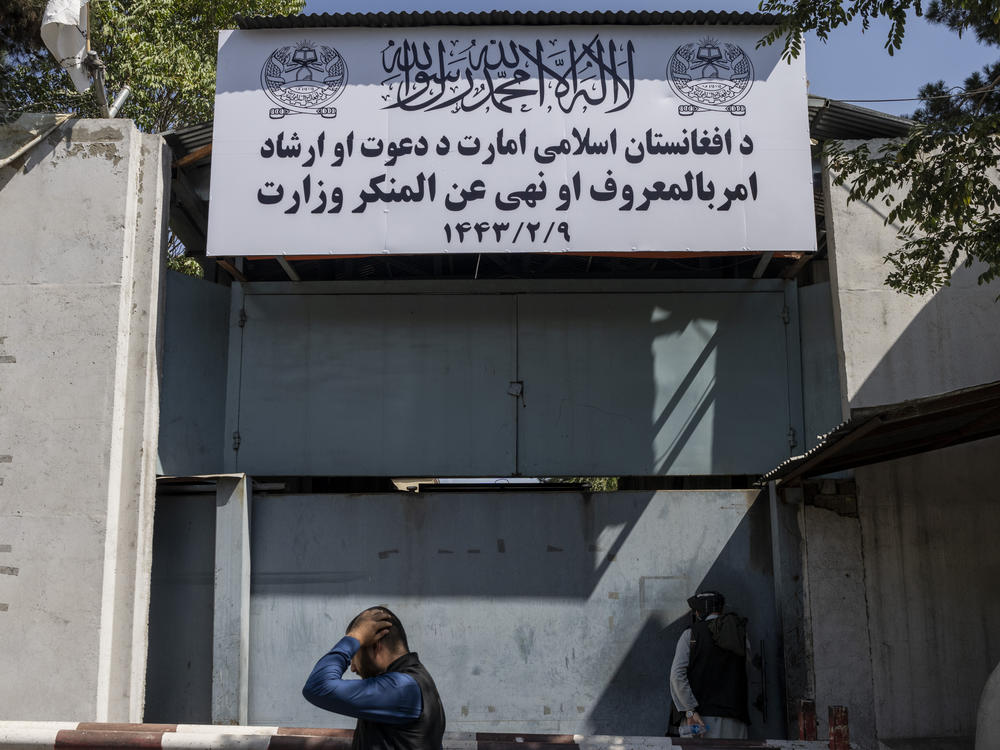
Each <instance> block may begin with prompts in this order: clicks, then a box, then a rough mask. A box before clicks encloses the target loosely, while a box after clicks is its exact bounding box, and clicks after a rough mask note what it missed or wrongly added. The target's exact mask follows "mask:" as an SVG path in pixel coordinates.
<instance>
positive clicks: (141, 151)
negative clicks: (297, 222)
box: [0, 120, 168, 721]
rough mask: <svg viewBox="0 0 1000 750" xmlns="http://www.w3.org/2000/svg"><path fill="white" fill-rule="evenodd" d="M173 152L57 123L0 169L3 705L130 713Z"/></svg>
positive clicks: (114, 131) (21, 713) (138, 674)
mask: <svg viewBox="0 0 1000 750" xmlns="http://www.w3.org/2000/svg"><path fill="white" fill-rule="evenodd" d="M167 158H168V154H167V150H166V148H165V146H164V145H163V143H162V140H161V139H160V138H158V137H152V136H144V135H142V134H140V133H139V132H138V131H137V130H136V129H135V128H134V126H133V125H132V123H131V122H130V121H125V120H103V121H98V120H84V121H75V122H71V123H70V124H67V125H65V126H63V127H62V128H60V129H59V130H57V131H56V132H55V133H53V134H52V135H51V136H49V137H48V138H47V139H45V140H44V141H43V142H42V143H41V144H39V145H38V146H37V147H36V148H34V149H33V150H32V151H30V152H29V153H28V154H27V155H26V156H25V157H23V158H21V159H20V160H18V161H17V162H15V163H13V164H11V165H10V166H8V167H5V168H4V169H2V170H0V227H2V230H0V258H2V259H3V268H4V270H3V274H2V277H0V573H2V575H0V630H2V631H3V633H4V636H3V638H2V639H0V663H2V664H3V665H4V671H5V674H7V675H8V676H9V679H6V680H4V681H3V683H2V685H0V716H2V717H3V718H10V719H22V720H23V719H63V720H65V719H71V720H72V719H80V720H95V719H96V720H109V719H110V720H119V721H121V720H130V719H131V720H138V719H139V718H140V717H141V710H142V698H143V682H144V676H145V659H146V615H147V601H148V587H149V584H148V574H149V560H150V555H151V547H152V509H153V492H154V487H153V483H154V478H155V468H156V464H155V460H156V458H155V457H156V450H155V447H156V430H157V415H158V376H159V375H158V367H159V352H158V350H157V346H158V342H159V339H160V336H159V328H158V326H159V321H160V316H159V304H160V297H161V295H160V283H161V275H160V268H161V264H162V247H163V238H164V231H165V229H164V228H165V223H164V222H165V217H164V215H163V209H164V207H165V205H166V196H165V194H164V191H165V190H166V189H167V183H166V180H165V178H166V175H167V166H168V161H167Z"/></svg>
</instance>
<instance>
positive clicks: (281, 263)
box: [275, 255, 302, 283]
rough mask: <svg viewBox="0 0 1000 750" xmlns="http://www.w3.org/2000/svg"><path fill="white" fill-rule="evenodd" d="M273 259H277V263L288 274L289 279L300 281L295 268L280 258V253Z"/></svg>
mask: <svg viewBox="0 0 1000 750" xmlns="http://www.w3.org/2000/svg"><path fill="white" fill-rule="evenodd" d="M275 260H276V261H278V265H279V266H281V268H282V270H283V271H284V272H285V273H286V274H287V275H288V278H289V279H291V280H292V281H294V282H295V283H298V282H300V281H302V279H301V278H300V277H299V275H298V273H296V271H295V269H294V268H292V264H291V263H289V262H288V261H287V260H285V259H284V258H282V257H281V256H280V255H279V256H278V257H276V258H275Z"/></svg>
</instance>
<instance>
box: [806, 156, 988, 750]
mask: <svg viewBox="0 0 1000 750" xmlns="http://www.w3.org/2000/svg"><path fill="white" fill-rule="evenodd" d="M848 145H854V144H848ZM877 146H878V144H877V143H874V144H872V147H873V148H877ZM825 188H826V193H827V196H826V209H827V228H828V232H829V235H828V240H829V247H830V268H831V284H832V292H833V302H834V312H835V319H834V322H835V328H836V343H837V356H838V362H839V368H840V379H841V383H842V390H841V397H842V403H841V408H842V413H843V415H844V416H845V417H846V416H848V415H849V411H850V409H851V408H857V407H864V406H874V405H879V404H886V403H893V402H898V401H903V400H906V399H912V398H918V397H922V396H928V395H931V394H935V393H941V392H945V391H949V390H953V389H957V388H962V387H968V386H973V385H978V384H981V383H986V382H991V381H994V380H996V379H997V377H998V373H1000V305H997V304H996V302H995V298H996V297H997V295H998V294H1000V287H998V286H997V285H996V284H992V285H988V286H979V285H977V283H976V275H977V273H978V270H977V269H976V268H975V267H973V268H971V269H965V268H960V269H959V270H958V271H957V272H956V273H955V275H954V277H953V279H952V283H951V285H950V286H948V287H945V288H943V289H942V290H940V291H939V292H937V293H935V294H928V295H923V296H919V297H908V296H905V295H901V294H899V293H898V292H895V291H893V290H891V289H889V288H887V287H885V286H884V284H883V282H884V279H885V277H886V275H887V273H888V267H887V266H886V265H885V264H884V263H883V258H884V256H885V255H886V254H887V253H888V252H890V251H891V250H893V249H894V248H896V247H897V246H898V240H897V239H896V228H895V227H892V226H885V225H884V216H885V214H886V209H885V207H884V206H879V205H873V204H868V203H861V202H856V203H852V204H850V205H848V204H847V201H846V196H847V191H846V189H845V188H843V187H836V186H833V185H832V184H831V180H830V175H829V174H826V175H825ZM997 447H998V443H997V442H996V441H983V442H980V443H974V444H970V445H967V446H960V447H954V448H949V449H947V450H944V451H938V452H934V453H925V454H921V455H918V456H914V457H911V458H908V459H905V460H900V461H894V462H889V463H883V464H878V465H874V466H870V467H864V468H860V469H858V470H857V471H856V473H855V477H856V480H857V493H858V508H859V514H860V522H861V529H862V543H863V547H862V549H863V557H862V560H863V564H864V574H865V582H866V585H865V594H866V597H867V603H868V612H869V619H868V623H867V624H868V633H866V632H865V628H864V627H863V625H864V623H863V622H861V621H858V622H856V623H855V626H854V627H848V626H849V625H850V622H849V618H848V619H844V618H838V619H840V620H843V623H842V624H843V625H844V628H843V629H842V630H839V631H838V632H831V633H829V634H827V635H826V636H823V635H820V636H819V637H816V638H814V644H813V645H814V648H815V649H816V652H817V654H819V653H820V652H821V651H822V650H823V649H825V648H829V649H831V650H833V651H836V650H837V649H839V648H840V645H839V644H840V643H842V642H843V641H844V640H845V639H847V640H848V641H850V642H851V643H854V644H862V643H863V642H864V640H865V639H866V638H867V637H869V635H870V642H869V645H870V652H871V664H872V667H871V668H872V685H873V690H874V706H875V717H874V718H875V727H876V731H877V735H878V738H879V740H880V741H881V742H883V743H886V746H887V747H893V748H908V747H911V746H913V747H916V746H917V745H914V744H913V743H914V742H916V743H919V742H929V743H931V745H932V746H937V745H934V744H933V743H935V742H938V743H942V742H944V741H945V740H944V739H939V740H936V739H928V738H951V741H955V742H958V743H959V744H961V743H962V742H965V743H966V744H968V743H970V742H971V737H972V735H973V734H974V729H975V711H976V706H977V702H978V697H979V691H980V690H981V689H982V686H983V684H984V683H985V680H986V676H987V675H988V674H989V671H990V669H991V668H992V666H993V665H995V664H996V663H997V661H998V659H1000V653H998V648H1000V642H998V640H997V639H996V638H995V637H993V636H992V635H991V633H995V632H997V628H998V625H1000V622H998V619H997V618H998V616H1000V600H998V599H997V597H996V571H997V569H998V564H997V554H996V551H995V550H996V542H995V540H996V538H997V532H998V530H1000V529H998V510H997V508H998V506H997V504H996V502H995V499H996V497H997V491H996V484H995V478H994V477H993V472H992V466H993V464H994V463H995V458H996V450H997ZM826 526H830V524H826ZM836 527H842V528H839V529H838V528H836ZM846 532H847V528H846V526H845V525H844V524H843V523H841V522H837V523H836V524H833V528H827V527H824V528H822V529H812V530H810V531H809V535H808V541H807V544H808V546H809V547H810V548H811V549H815V548H817V547H821V548H822V547H829V548H836V547H837V546H838V545H840V544H841V543H842V542H843V543H847V542H848V541H850V537H851V535H849V534H848V535H847V536H845V534H846ZM850 543H851V545H852V548H853V546H854V544H855V542H853V541H851V542H850ZM852 554H853V553H852ZM837 575H838V573H837V571H835V570H831V571H823V572H820V578H819V579H817V578H816V577H815V576H811V577H810V581H809V586H810V589H812V590H816V588H817V587H820V588H827V589H829V590H831V591H835V590H837V588H838V585H837V579H836V576H837ZM852 578H854V575H853V574H852ZM814 614H815V613H814ZM815 622H816V618H815V617H814V624H815ZM831 639H832V640H831ZM836 674H837V673H836V670H835V669H831V670H829V671H828V675H829V679H830V680H831V681H832V682H831V683H830V684H831V685H834V686H837V685H840V684H842V683H843V680H839V681H838V679H837V676H836ZM820 675H821V673H820V665H819V664H818V665H817V692H819V691H820V689H821V687H820V685H819V681H820ZM853 723H854V722H853V721H852V724H853ZM942 746H943V745H942Z"/></svg>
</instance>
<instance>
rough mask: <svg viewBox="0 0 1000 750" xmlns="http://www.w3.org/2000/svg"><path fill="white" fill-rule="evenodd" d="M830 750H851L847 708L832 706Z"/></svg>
mask: <svg viewBox="0 0 1000 750" xmlns="http://www.w3.org/2000/svg"><path fill="white" fill-rule="evenodd" d="M830 750H851V733H850V732H849V731H848V729H847V706H830Z"/></svg>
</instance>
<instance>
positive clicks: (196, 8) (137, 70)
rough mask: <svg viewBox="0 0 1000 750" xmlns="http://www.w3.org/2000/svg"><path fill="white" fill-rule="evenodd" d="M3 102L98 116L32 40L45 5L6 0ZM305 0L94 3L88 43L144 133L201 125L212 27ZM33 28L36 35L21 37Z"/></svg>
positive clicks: (209, 96)
mask: <svg viewBox="0 0 1000 750" xmlns="http://www.w3.org/2000/svg"><path fill="white" fill-rule="evenodd" d="M4 1H5V2H9V3H10V6H9V7H8V8H5V9H4V11H3V12H2V14H0V37H3V38H4V41H6V42H7V44H6V45H5V48H7V50H8V51H7V52H5V53H4V55H3V58H2V59H0V92H2V97H3V101H2V102H0V106H3V107H5V108H6V109H8V110H11V111H64V112H65V111H69V112H76V113H78V114H80V115H81V116H85V117H94V116H98V111H97V105H96V102H95V100H94V97H93V95H92V94H90V93H86V94H77V93H76V91H75V90H73V88H72V86H71V85H70V83H69V79H68V77H67V76H66V75H65V74H64V73H63V72H62V71H60V70H59V68H58V66H57V65H56V63H55V61H54V60H52V58H51V56H50V55H49V54H48V53H47V52H46V51H44V50H43V49H42V48H41V45H40V43H39V42H40V40H38V39H37V33H38V28H39V25H40V22H41V14H42V11H43V10H44V2H42V1H41V0H4ZM303 5H304V3H303V0H211V1H206V0H93V2H91V5H90V8H91V10H90V25H91V47H92V48H93V49H94V50H96V51H97V53H98V55H100V57H101V59H102V60H103V61H104V64H105V66H106V77H107V88H108V91H109V93H110V95H112V96H113V95H114V94H115V93H117V92H118V91H119V90H120V89H121V88H122V86H124V85H126V84H127V85H128V86H129V87H130V88H131V89H132V94H131V96H130V97H129V99H128V101H127V102H126V103H125V106H124V107H123V109H122V111H121V113H120V114H121V116H122V117H128V118H131V119H133V120H135V122H136V125H137V126H138V127H139V128H140V129H141V130H144V131H146V132H160V131H164V130H169V129H172V128H177V127H181V126H184V125H191V124H194V123H198V122H205V121H207V120H210V119H211V118H212V106H213V103H214V99H215V57H216V49H217V41H216V39H217V36H216V32H217V31H218V30H219V29H224V28H232V27H234V26H235V25H236V17H237V15H246V16H252V15H283V14H288V13H297V12H299V11H301V9H302V7H303ZM29 28H33V29H34V32H33V34H34V36H33V37H32V36H30V35H27V34H26V30H27V29H29Z"/></svg>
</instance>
